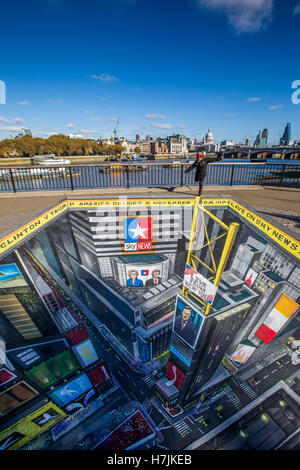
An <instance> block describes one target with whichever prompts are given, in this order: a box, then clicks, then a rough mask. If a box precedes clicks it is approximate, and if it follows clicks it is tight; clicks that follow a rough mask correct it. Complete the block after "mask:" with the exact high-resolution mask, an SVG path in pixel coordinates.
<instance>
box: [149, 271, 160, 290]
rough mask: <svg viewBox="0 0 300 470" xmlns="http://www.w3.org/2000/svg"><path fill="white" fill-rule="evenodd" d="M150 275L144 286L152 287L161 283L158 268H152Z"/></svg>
mask: <svg viewBox="0 0 300 470" xmlns="http://www.w3.org/2000/svg"><path fill="white" fill-rule="evenodd" d="M151 274H152V277H151V278H150V279H147V281H146V284H145V285H146V287H154V286H156V285H157V284H161V282H162V279H161V277H160V270H159V269H153V271H152V273H151Z"/></svg>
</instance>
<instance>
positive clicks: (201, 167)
mask: <svg viewBox="0 0 300 470" xmlns="http://www.w3.org/2000/svg"><path fill="white" fill-rule="evenodd" d="M223 158H224V155H218V156H217V158H209V157H204V155H203V154H202V153H198V154H197V157H196V160H195V161H194V163H192V165H191V166H189V167H188V168H187V169H186V170H185V173H189V172H190V171H192V170H193V169H194V168H196V174H195V181H199V191H198V196H201V194H202V188H203V183H204V180H205V176H206V168H207V165H208V164H209V163H213V162H217V161H219V160H222V159H223Z"/></svg>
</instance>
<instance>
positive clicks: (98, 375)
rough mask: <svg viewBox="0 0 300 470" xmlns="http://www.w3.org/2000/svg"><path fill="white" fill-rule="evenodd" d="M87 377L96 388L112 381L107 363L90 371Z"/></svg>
mask: <svg viewBox="0 0 300 470" xmlns="http://www.w3.org/2000/svg"><path fill="white" fill-rule="evenodd" d="M87 375H88V377H89V379H90V381H91V382H92V384H93V386H94V387H96V388H97V387H100V385H102V384H103V383H105V382H107V380H110V379H111V375H110V372H109V369H108V367H107V365H106V364H105V363H104V364H101V365H99V366H97V367H95V368H94V369H92V370H90V371H89V372H88V373H87Z"/></svg>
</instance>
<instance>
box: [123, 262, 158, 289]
mask: <svg viewBox="0 0 300 470" xmlns="http://www.w3.org/2000/svg"><path fill="white" fill-rule="evenodd" d="M161 276H162V265H161V264H157V265H155V267H154V266H147V265H145V266H138V265H136V266H134V265H132V266H131V265H129V266H126V285H127V286H128V287H155V286H156V285H159V284H161V283H162V277H161Z"/></svg>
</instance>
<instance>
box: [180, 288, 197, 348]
mask: <svg viewBox="0 0 300 470" xmlns="http://www.w3.org/2000/svg"><path fill="white" fill-rule="evenodd" d="M202 322H203V317H202V316H201V315H200V313H199V312H197V311H196V310H195V307H194V305H193V304H192V303H190V302H188V301H187V300H185V299H183V298H182V297H180V296H179V295H178V296H177V303H176V309H175V315H174V323H173V331H174V333H176V335H178V336H179V337H180V338H181V339H182V340H183V341H184V342H185V343H187V344H188V345H189V346H190V347H192V348H194V347H195V345H196V342H197V338H198V335H199V333H200V330H201V325H202Z"/></svg>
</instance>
